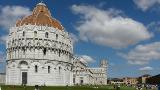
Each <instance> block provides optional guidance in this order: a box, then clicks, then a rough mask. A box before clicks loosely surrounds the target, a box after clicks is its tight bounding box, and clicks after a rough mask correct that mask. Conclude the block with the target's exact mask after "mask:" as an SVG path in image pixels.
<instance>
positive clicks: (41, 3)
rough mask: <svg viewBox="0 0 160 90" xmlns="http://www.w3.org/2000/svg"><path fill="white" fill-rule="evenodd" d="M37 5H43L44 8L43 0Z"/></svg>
mask: <svg viewBox="0 0 160 90" xmlns="http://www.w3.org/2000/svg"><path fill="white" fill-rule="evenodd" d="M37 5H44V6H46V5H45V4H44V3H43V0H40V3H38V4H37Z"/></svg>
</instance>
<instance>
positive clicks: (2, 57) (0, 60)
mask: <svg viewBox="0 0 160 90" xmlns="http://www.w3.org/2000/svg"><path fill="white" fill-rule="evenodd" d="M5 58H6V54H5V53H4V52H2V51H0V63H4V62H5Z"/></svg>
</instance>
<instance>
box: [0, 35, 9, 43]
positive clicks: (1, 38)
mask: <svg viewBox="0 0 160 90" xmlns="http://www.w3.org/2000/svg"><path fill="white" fill-rule="evenodd" d="M7 38H8V35H3V36H1V37H0V44H3V45H5V44H6V40H7Z"/></svg>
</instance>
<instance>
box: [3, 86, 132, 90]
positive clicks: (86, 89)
mask: <svg viewBox="0 0 160 90" xmlns="http://www.w3.org/2000/svg"><path fill="white" fill-rule="evenodd" d="M1 87H2V90H34V87H31V86H27V87H26V88H24V87H22V86H15V87H14V86H1ZM40 90H114V89H113V87H112V86H106V87H104V86H103V87H99V88H93V87H86V86H81V87H80V86H76V87H40ZM120 90H135V89H134V88H129V87H121V89H120Z"/></svg>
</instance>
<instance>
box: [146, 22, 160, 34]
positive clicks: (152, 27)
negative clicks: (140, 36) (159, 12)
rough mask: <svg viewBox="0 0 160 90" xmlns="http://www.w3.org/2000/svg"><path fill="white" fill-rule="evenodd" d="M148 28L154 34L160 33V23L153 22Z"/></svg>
mask: <svg viewBox="0 0 160 90" xmlns="http://www.w3.org/2000/svg"><path fill="white" fill-rule="evenodd" d="M147 28H148V29H149V30H152V31H154V32H160V21H157V22H151V23H150V24H148V25H147Z"/></svg>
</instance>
